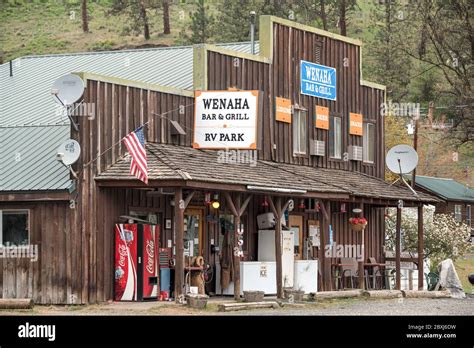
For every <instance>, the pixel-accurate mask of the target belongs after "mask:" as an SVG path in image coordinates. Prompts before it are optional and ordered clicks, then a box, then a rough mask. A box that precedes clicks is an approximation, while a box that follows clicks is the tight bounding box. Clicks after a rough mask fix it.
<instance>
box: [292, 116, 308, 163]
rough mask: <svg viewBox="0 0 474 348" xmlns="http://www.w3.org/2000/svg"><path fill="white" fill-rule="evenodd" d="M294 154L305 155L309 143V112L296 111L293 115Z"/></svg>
mask: <svg viewBox="0 0 474 348" xmlns="http://www.w3.org/2000/svg"><path fill="white" fill-rule="evenodd" d="M292 123H293V154H297V155H305V154H306V143H307V140H306V139H307V136H306V134H307V131H306V128H307V127H306V125H307V124H308V118H307V111H306V110H295V113H294V115H293V122H292Z"/></svg>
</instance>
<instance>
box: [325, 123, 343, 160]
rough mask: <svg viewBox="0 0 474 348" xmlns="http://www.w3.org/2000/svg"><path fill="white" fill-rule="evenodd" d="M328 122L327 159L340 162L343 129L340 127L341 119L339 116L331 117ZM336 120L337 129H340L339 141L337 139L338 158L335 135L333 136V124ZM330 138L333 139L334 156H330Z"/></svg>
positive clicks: (334, 128)
mask: <svg viewBox="0 0 474 348" xmlns="http://www.w3.org/2000/svg"><path fill="white" fill-rule="evenodd" d="M329 118H330V120H329V134H328V154H329V158H330V159H332V160H341V159H342V154H343V152H342V148H343V140H344V138H343V134H342V133H343V129H342V128H343V127H342V117H341V116H339V115H332V116H330V117H329ZM336 119H337V120H338V121H339V129H340V137H339V138H340V139H339V142H338V144H339V157H337V156H336V151H335V150H336V134H335V130H336V127H335V126H334V125H335V122H336ZM331 136H332V137H333V149H334V156H333V155H332V154H331V146H330V145H331Z"/></svg>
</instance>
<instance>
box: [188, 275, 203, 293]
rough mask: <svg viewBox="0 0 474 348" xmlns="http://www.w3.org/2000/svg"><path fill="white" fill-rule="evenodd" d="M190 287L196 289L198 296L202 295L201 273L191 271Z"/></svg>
mask: <svg viewBox="0 0 474 348" xmlns="http://www.w3.org/2000/svg"><path fill="white" fill-rule="evenodd" d="M191 286H196V287H197V288H198V294H200V295H204V294H205V290H204V274H203V272H201V271H191Z"/></svg>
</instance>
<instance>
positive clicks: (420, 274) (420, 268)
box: [418, 205, 424, 290]
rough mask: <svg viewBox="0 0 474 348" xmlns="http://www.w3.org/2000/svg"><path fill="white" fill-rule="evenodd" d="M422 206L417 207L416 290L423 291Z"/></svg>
mask: <svg viewBox="0 0 474 348" xmlns="http://www.w3.org/2000/svg"><path fill="white" fill-rule="evenodd" d="M423 249H424V243H423V205H420V206H418V290H423V278H424V272H423V271H424V270H423Z"/></svg>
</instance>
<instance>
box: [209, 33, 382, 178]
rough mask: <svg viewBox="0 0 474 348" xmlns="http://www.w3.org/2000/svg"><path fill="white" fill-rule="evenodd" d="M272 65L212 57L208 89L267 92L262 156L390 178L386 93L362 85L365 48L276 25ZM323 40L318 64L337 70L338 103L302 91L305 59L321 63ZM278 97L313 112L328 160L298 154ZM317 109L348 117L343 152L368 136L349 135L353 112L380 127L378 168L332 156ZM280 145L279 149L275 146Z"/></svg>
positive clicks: (311, 126)
mask: <svg viewBox="0 0 474 348" xmlns="http://www.w3.org/2000/svg"><path fill="white" fill-rule="evenodd" d="M273 35H274V36H273V37H274V39H273V61H272V64H271V65H270V64H266V63H263V62H257V61H252V60H247V59H243V58H234V57H232V56H228V55H224V54H221V53H217V52H212V51H209V53H208V89H210V90H225V89H228V88H229V87H234V88H239V89H259V90H261V91H263V92H264V105H263V114H262V115H260V116H261V117H264V120H263V129H262V130H261V133H260V135H261V136H262V138H263V149H262V150H261V151H259V158H261V159H265V160H274V161H278V162H286V163H294V164H299V165H310V166H317V167H325V168H335V169H343V170H351V171H359V172H363V173H366V174H369V175H372V176H377V177H383V175H384V137H383V119H382V116H381V113H380V107H381V104H382V103H383V102H384V91H383V90H379V89H375V88H371V87H366V86H361V85H360V61H359V57H360V47H359V46H356V45H353V44H349V43H346V42H342V41H338V40H335V39H332V38H328V37H323V36H318V35H316V34H313V33H309V32H305V31H302V30H297V29H294V28H289V27H286V26H283V25H280V24H274V27H273ZM317 40H320V41H322V48H321V55H320V61H319V62H318V64H322V65H326V66H331V67H334V68H336V70H337V100H336V101H330V100H327V99H320V98H315V97H311V96H307V95H303V94H301V93H300V61H301V60H307V61H312V62H317V58H316V52H315V51H316V50H315V47H316V41H317ZM275 97H284V98H289V99H291V101H292V104H293V105H298V106H299V107H301V108H305V109H307V110H308V121H309V123H308V130H309V133H308V144H307V147H308V149H309V139H316V140H324V141H325V143H326V156H324V157H319V156H310V155H309V154H308V155H303V156H301V155H298V156H293V145H292V144H293V142H292V138H293V132H292V125H291V124H288V123H284V122H276V121H275V116H274V100H275ZM316 105H320V106H326V107H329V110H330V113H331V115H337V116H340V117H342V131H343V146H342V152H343V153H344V152H346V151H347V147H348V146H349V145H358V146H362V137H360V136H354V135H349V113H350V112H355V113H361V114H362V115H363V116H364V122H369V123H374V125H375V127H376V144H375V149H376V150H375V153H376V155H375V162H374V163H373V164H369V163H364V162H357V161H344V160H342V159H341V160H339V159H331V158H329V142H328V131H326V130H322V129H317V128H315V108H316ZM274 145H275V148H274Z"/></svg>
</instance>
